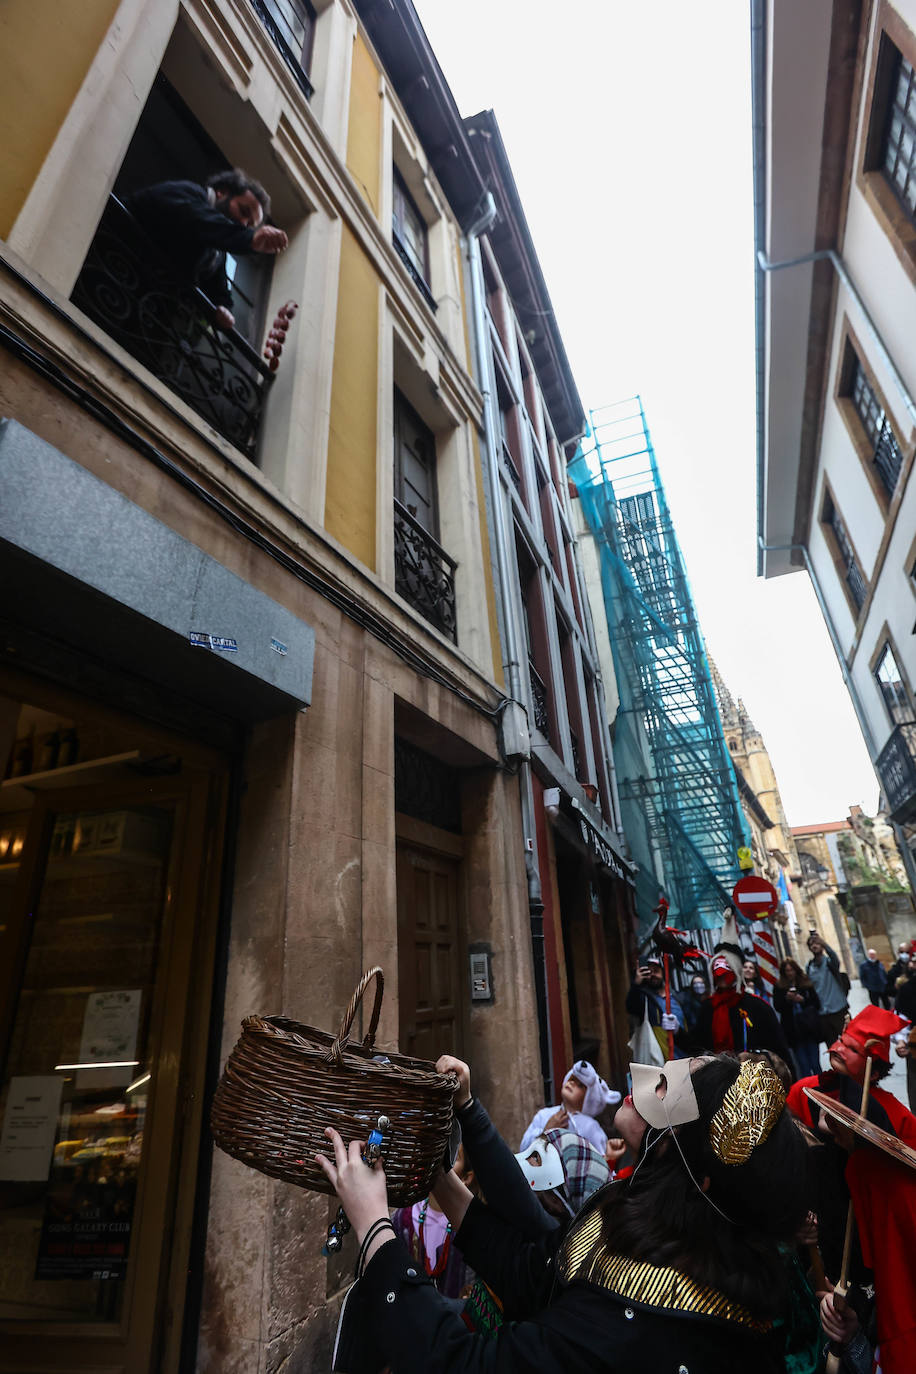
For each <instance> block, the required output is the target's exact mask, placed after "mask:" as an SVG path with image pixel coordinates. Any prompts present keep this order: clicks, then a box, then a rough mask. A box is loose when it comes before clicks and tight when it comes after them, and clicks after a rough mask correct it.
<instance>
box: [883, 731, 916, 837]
mask: <svg viewBox="0 0 916 1374" xmlns="http://www.w3.org/2000/svg"><path fill="white" fill-rule="evenodd" d="M876 767H877V769H878V776H879V778H880V779H881V786H882V787H883V789H884V794H885V796H886V797H887V809H888V811H889V812H890V818H891V820H892V821H896V822H897V823H898V824H903V823H904V822H906V821H912V820H913V819H914V818H916V725H913V724H910V725H898V726H897V727H896V729H895V730H894V731H893V733H892V735H891V737H890V739H889V740H888V742H887V744H885V746H884V748H883V749H882V750H881V753H880V754H879V755H878V761H877V764H876Z"/></svg>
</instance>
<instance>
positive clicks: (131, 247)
mask: <svg viewBox="0 0 916 1374" xmlns="http://www.w3.org/2000/svg"><path fill="white" fill-rule="evenodd" d="M72 299H73V303H74V305H76V306H78V307H79V309H80V310H82V311H83V312H84V313H85V314H86V315H88V316H89V317H90V318H91V319H93V320H95V322H96V324H99V325H101V327H102V328H103V329H104V330H105V332H106V334H108V335H109V336H110V337H111V338H112V339H114V340H115V342H116V343H119V344H120V345H121V347H122V348H125V349H126V350H127V352H128V353H130V354H131V355H132V356H133V357H134V358H136V359H137V361H138V362H140V363H142V364H143V366H144V367H146V368H148V369H149V370H150V372H152V373H153V374H154V376H156V377H158V379H159V380H160V381H161V382H164V383H165V385H166V386H168V387H169V388H170V389H171V390H172V391H174V392H175V394H176V395H177V396H180V397H181V399H182V400H183V401H186V402H187V404H188V405H189V406H190V407H191V408H192V410H195V411H196V412H197V414H198V415H200V416H201V417H202V418H203V419H204V420H206V421H207V422H208V423H209V424H211V425H212V426H213V428H214V429H215V430H217V431H218V432H219V433H220V434H222V435H223V437H224V438H225V439H228V440H229V442H230V443H231V444H234V445H235V446H236V448H239V449H241V450H242V452H243V453H245V454H247V455H248V457H252V456H253V455H254V450H255V445H256V442H257V435H258V426H259V423H260V419H261V410H262V408H263V405H264V399H265V397H266V395H267V391H268V389H269V387H270V384H271V382H272V381H273V373H272V372H271V370H270V368H269V366H268V365H267V363H265V362H264V361H263V360H262V359H261V358H259V357H258V354H257V353H256V352H255V350H254V348H252V346H251V344H250V343H248V341H247V339H243V338H242V336H241V334H239V333H237V331H236V330H234V329H227V330H222V329H220V330H217V329H216V328H214V326H213V324H212V319H213V315H214V309H215V308H214V306H213V304H212V302H211V301H209V300H208V299H207V297H206V296H205V295H204V293H203V292H202V291H200V290H198V289H197V288H194V287H188V286H185V285H182V284H181V283H180V282H178V281H177V280H176V278H175V276H174V273H173V270H172V269H171V267H170V266H169V264H168V263H167V262H166V260H165V258H164V257H163V256H162V254H161V253H159V252H158V250H157V249H156V247H155V245H154V244H152V243H151V242H150V240H149V239H148V238H147V237H146V235H145V234H144V233H143V230H142V229H141V228H140V226H139V224H138V223H137V222H136V220H135V219H134V218H133V216H132V215H131V214H130V213H129V211H128V210H127V208H126V206H124V205H122V203H121V202H120V201H119V200H118V199H117V198H116V197H115V196H110V197H109V200H108V205H107V207H106V210H105V213H104V215H103V216H102V220H101V223H100V224H99V227H98V229H97V231H96V235H95V238H94V239H93V241H92V246H91V247H90V249H89V253H88V255H87V257H86V261H85V262H84V263H83V267H82V271H81V272H80V275H79V277H78V279H77V282H76V286H75V287H74V288H73V297H72Z"/></svg>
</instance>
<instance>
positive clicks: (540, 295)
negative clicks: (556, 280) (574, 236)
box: [464, 110, 585, 445]
mask: <svg viewBox="0 0 916 1374" xmlns="http://www.w3.org/2000/svg"><path fill="white" fill-rule="evenodd" d="M464 123H465V128H466V129H467V131H468V134H469V136H470V137H471V139H472V142H473V145H474V154H475V156H476V158H477V161H478V165H479V166H480V170H481V174H482V176H483V178H484V180H485V182H486V185H487V188H488V189H489V190H490V192H491V193H492V195H493V197H494V199H495V200H496V206H497V210H498V212H499V213H498V218H497V220H496V223H495V224H494V225H493V226H492V228H490V229H488V230H487V238H488V239H489V241H490V243H491V245H492V248H493V252H494V254H495V255H496V260H497V262H498V263H499V270H500V272H501V273H502V276H503V280H504V281H505V283H506V288H507V290H508V292H509V296H510V298H511V300H512V306H513V309H514V311H515V313H516V315H517V316H518V318H519V321H520V323H521V326H522V329H523V330H530V331H532V332H533V334H534V339H533V342H529V344H528V347H529V351H530V353H531V358H532V361H533V362H534V365H535V368H536V369H537V374H538V380H539V382H540V384H541V391H542V392H543V394H544V399H545V401H546V403H547V408H548V410H549V412H550V418H551V421H552V422H553V427H554V430H555V431H556V434H557V438H558V439H559V441H560V443H561V444H564V445H565V444H567V443H570V442H571V441H573V440H575V439H578V438H580V437H581V436H582V434H584V433H585V410H584V408H583V405H582V400H581V398H580V396H579V392H578V390H577V389H576V383H575V381H574V379H573V375H572V369H571V367H570V365H569V359H568V358H567V356H566V348H565V346H564V343H563V338H562V335H561V334H560V328H559V325H558V324H557V321H556V316H555V315H554V311H553V304H552V303H551V300H550V294H549V292H548V290H547V283H546V282H545V280H544V273H543V271H542V270H541V264H540V262H539V260H538V255H537V252H536V251H535V247H534V241H533V239H532V237H531V231H530V229H529V228H528V221H527V219H526V218H525V211H524V209H523V207H522V201H521V197H520V195H519V193H518V187H517V185H516V182H515V177H514V176H513V174H512V167H511V165H510V163H509V158H508V155H507V153H506V148H505V144H504V143H503V140H502V134H501V133H500V130H499V125H498V123H497V121H496V116H495V115H494V113H493V111H492V110H482V111H481V112H480V113H479V114H476V115H472V116H471V118H470V119H466V120H465V121H464ZM527 339H528V334H527V333H526V340H527Z"/></svg>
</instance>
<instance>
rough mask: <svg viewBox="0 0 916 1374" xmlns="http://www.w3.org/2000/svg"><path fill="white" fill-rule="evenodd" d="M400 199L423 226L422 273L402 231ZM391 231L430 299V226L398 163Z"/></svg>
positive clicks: (395, 168)
mask: <svg viewBox="0 0 916 1374" xmlns="http://www.w3.org/2000/svg"><path fill="white" fill-rule="evenodd" d="M399 198H400V200H401V201H402V202H404V203H405V204H406V205H407V207H408V208H409V209H410V210H411V211H412V212H413V214H414V215H415V216H416V219H417V222H418V223H419V224H420V225H422V226H423V270H422V271H421V270H420V268H419V266H418V264H417V263H416V262H415V261H414V257H413V254H412V253H411V251H410V247H409V245H408V242H407V240H406V239H405V237H404V234H403V233H402V232H401V229H400V226H401V224H402V222H403V217H402V216H401V215H400V214H399V209H398V202H399ZM391 231H392V233H393V234H394V235H395V236H396V237H397V240H398V242H399V243H400V245H401V247H402V248H403V251H404V253H405V254H406V255H407V257H408V258H409V259H410V262H411V264H412V267H413V272H411V276H413V275H414V273H416V276H417V277H419V279H420V280H419V281H418V282H417V285H418V286H419V287H420V289H421V290H424V288H425V291H424V295H427V296H430V297H431V292H430V285H429V225H428V224H427V222H426V217H425V215H424V214H423V213H422V211H421V210H420V207H419V205H418V204H417V202H416V201H415V200H414V198H413V196H412V195H411V193H410V188H409V187H408V185H407V181H406V179H405V177H404V174H403V173H402V171H401V169H400V168H399V167H398V164H397V163H396V162H394V163H392V186H391ZM408 271H410V269H409V268H408Z"/></svg>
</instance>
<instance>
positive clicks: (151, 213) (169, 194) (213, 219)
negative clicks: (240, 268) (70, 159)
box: [128, 181, 254, 254]
mask: <svg viewBox="0 0 916 1374" xmlns="http://www.w3.org/2000/svg"><path fill="white" fill-rule="evenodd" d="M128 208H129V209H130V210H131V212H132V213H133V214H134V215H135V216H136V218H137V219H138V220H139V221H140V223H141V224H142V225H143V226H144V228H146V229H147V230H148V232H150V233H152V234H154V235H155V237H156V239H157V240H159V241H162V240H165V239H170V238H172V239H174V238H180V237H183V238H184V239H185V240H188V239H193V242H194V244H195V246H196V250H197V254H199V253H200V252H201V251H202V250H203V249H205V248H219V249H221V250H222V251H223V252H224V253H236V254H237V253H250V252H251V251H252V248H251V241H252V239H253V238H254V230H253V229H249V228H247V227H246V226H245V225H244V224H238V223H237V222H236V221H235V220H234V219H230V218H229V216H228V215H224V214H223V212H222V210H217V209H216V208H215V207H214V206H212V205H211V204H210V202H209V200H208V199H207V192H206V190H205V188H204V187H203V186H198V185H197V183H196V182H194V181H161V182H159V184H158V185H157V186H146V187H144V189H143V190H142V191H135V192H134V193H133V195H132V196H131V197H130V199H129V201H128Z"/></svg>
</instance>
